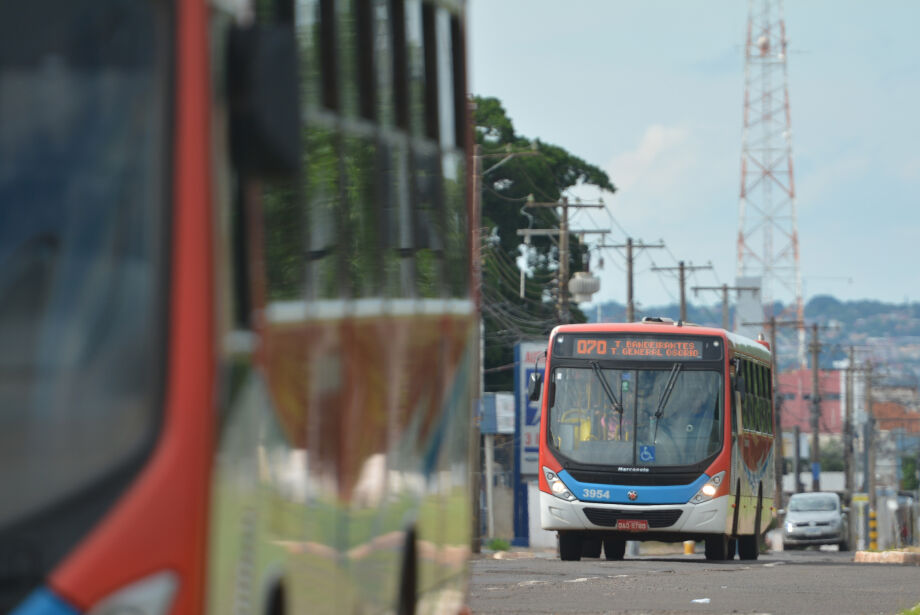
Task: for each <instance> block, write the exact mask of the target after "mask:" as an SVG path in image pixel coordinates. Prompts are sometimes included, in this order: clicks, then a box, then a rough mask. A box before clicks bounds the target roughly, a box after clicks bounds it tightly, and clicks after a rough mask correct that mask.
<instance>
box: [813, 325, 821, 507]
mask: <svg viewBox="0 0 920 615" xmlns="http://www.w3.org/2000/svg"><path fill="white" fill-rule="evenodd" d="M819 352H821V345H820V344H819V343H818V325H817V324H813V325H812V326H811V490H812V491H821V457H820V456H819V450H818V445H819V442H818V429H819V424H818V423H819V419H820V417H821V392H820V390H819V387H818V353H819Z"/></svg>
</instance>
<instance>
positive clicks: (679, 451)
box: [549, 362, 723, 467]
mask: <svg viewBox="0 0 920 615" xmlns="http://www.w3.org/2000/svg"><path fill="white" fill-rule="evenodd" d="M552 378H553V382H554V384H555V397H554V403H553V406H552V407H551V408H550V409H549V438H550V442H551V444H552V446H553V447H554V448H555V449H556V450H557V451H558V452H559V453H561V455H562V456H564V457H565V458H567V459H569V460H571V461H574V462H576V463H583V464H592V465H628V466H650V467H655V466H683V465H692V464H696V463H700V462H701V461H703V460H705V459H706V458H708V457H710V456H712V455H714V454H715V453H717V452H718V451H719V450H720V449H721V446H722V417H723V412H722V376H721V375H720V373H719V372H718V371H717V370H715V369H688V368H687V366H686V365H682V364H680V363H671V364H668V363H665V364H663V365H660V366H659V365H656V366H655V368H654V369H608V368H603V367H601V366H600V365H598V364H597V363H594V362H592V364H590V365H586V366H585V367H557V368H555V369H554V370H553V371H552ZM611 397H612V398H613V399H611ZM621 410H622V411H621Z"/></svg>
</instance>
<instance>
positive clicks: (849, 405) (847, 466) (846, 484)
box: [843, 346, 856, 545]
mask: <svg viewBox="0 0 920 615" xmlns="http://www.w3.org/2000/svg"><path fill="white" fill-rule="evenodd" d="M855 358H856V349H855V348H853V346H850V348H849V352H848V353H847V371H846V382H845V385H844V394H845V395H846V403H845V404H844V409H843V501H844V503H845V504H846V506H847V507H848V508H850V509H852V508H853V369H854V368H853V361H854V359H855ZM855 525H856V524H855V523H848V524H847V531H848V535H847V543H848V544H851V545H853V544H855V541H854V539H853V538H854V536H856V532H855V530H856V527H855Z"/></svg>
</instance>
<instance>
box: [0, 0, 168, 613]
mask: <svg viewBox="0 0 920 615" xmlns="http://www.w3.org/2000/svg"><path fill="white" fill-rule="evenodd" d="M170 24H171V20H170V18H169V11H168V10H167V7H166V5H165V3H163V2H156V1H152V0H140V1H139V2H120V1H116V0H66V1H65V0H57V1H55V0H37V1H35V2H3V3H0V161H2V163H0V532H2V531H3V530H6V529H9V528H12V527H14V525H15V524H17V523H19V524H21V523H25V522H27V521H28V522H30V523H31V522H32V520H34V519H38V518H39V517H38V515H39V513H41V512H46V511H48V510H49V509H50V507H51V506H54V505H57V504H61V503H63V502H64V500H65V498H68V497H69V496H75V495H77V494H80V493H83V492H85V490H87V489H89V488H90V487H91V486H98V485H99V484H100V481H104V480H105V479H106V477H111V476H113V475H115V474H116V473H121V474H124V472H123V470H124V465H125V464H126V463H127V462H129V461H131V460H132V459H137V458H138V456H139V455H141V454H143V452H144V451H146V450H149V444H150V442H151V440H152V436H153V435H154V434H155V433H156V432H155V430H156V428H157V426H158V425H159V418H158V407H159V405H160V397H161V395H162V392H161V389H162V372H163V370H162V367H161V364H162V362H163V351H164V349H165V341H164V338H165V330H164V315H165V313H164V308H165V306H166V299H167V298H166V296H165V291H164V288H165V286H164V279H165V278H164V273H165V265H166V256H165V247H166V223H167V222H168V217H167V215H166V213H165V212H166V211H167V208H166V204H167V199H168V198H169V192H170V191H169V186H168V183H167V181H166V180H167V179H168V176H169V174H168V165H169V151H168V145H169V137H168V135H169V134H170V130H169V121H168V118H169V113H168V109H169V102H170V99H169V92H170V90H171V88H170V87H169V85H168V76H169V74H170V70H171V69H170V64H171V62H170V56H171V54H170V51H169V49H170V44H171V42H170V39H171V35H170V28H171V25H170ZM65 512H67V511H66V510H65ZM69 512H70V513H73V512H74V511H73V510H72V509H71V510H70V511H69ZM45 516H47V515H45ZM70 516H73V517H74V518H76V515H70ZM36 522H37V521H36ZM44 538H45V537H43V540H44ZM49 540H50V538H49ZM0 610H3V609H2V608H0Z"/></svg>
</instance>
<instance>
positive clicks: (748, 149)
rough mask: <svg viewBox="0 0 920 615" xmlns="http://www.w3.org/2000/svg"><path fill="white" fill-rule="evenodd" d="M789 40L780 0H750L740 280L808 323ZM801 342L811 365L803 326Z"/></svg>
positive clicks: (769, 304) (769, 309)
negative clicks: (751, 280)
mask: <svg viewBox="0 0 920 615" xmlns="http://www.w3.org/2000/svg"><path fill="white" fill-rule="evenodd" d="M786 42H787V41H786V24H785V22H784V21H783V3H782V0H748V23H747V44H746V45H745V53H744V58H745V60H744V132H743V133H742V136H741V199H740V202H739V205H738V276H739V277H741V276H759V277H760V278H761V284H762V291H761V297H762V301H763V304H764V307H765V309H766V316H767V317H769V316H771V315H773V303H774V301H776V300H780V301H782V302H783V304H785V305H787V306H789V310H790V311H792V310H794V311H795V317H796V319H797V320H798V321H799V322H800V323H802V322H803V320H804V316H805V313H804V307H803V304H802V276H801V273H800V272H799V237H798V230H797V223H796V213H795V178H794V175H793V171H792V127H791V122H790V116H789V84H788V81H789V80H788V75H787V70H786V58H787V53H786ZM790 316H791V314H790ZM798 338H799V339H798V341H799V344H798V345H799V348H798V359H799V363H800V364H801V365H805V328H804V325H803V324H800V326H799V328H798Z"/></svg>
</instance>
